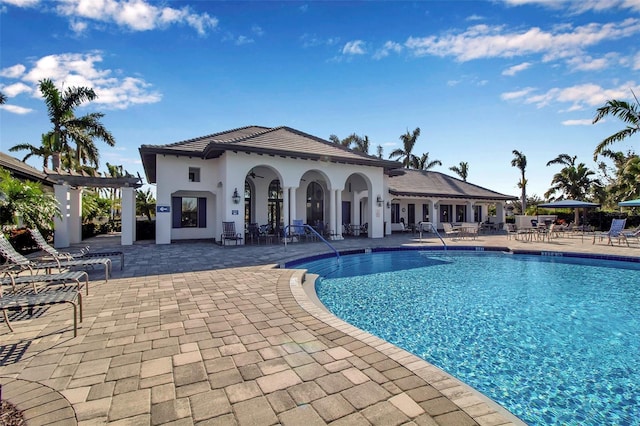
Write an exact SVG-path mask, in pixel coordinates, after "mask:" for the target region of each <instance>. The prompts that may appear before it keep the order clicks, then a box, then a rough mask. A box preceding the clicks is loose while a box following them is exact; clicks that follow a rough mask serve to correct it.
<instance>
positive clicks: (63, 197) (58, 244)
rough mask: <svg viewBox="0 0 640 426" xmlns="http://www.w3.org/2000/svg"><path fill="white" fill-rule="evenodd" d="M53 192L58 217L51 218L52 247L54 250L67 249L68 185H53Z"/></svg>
mask: <svg viewBox="0 0 640 426" xmlns="http://www.w3.org/2000/svg"><path fill="white" fill-rule="evenodd" d="M53 192H54V194H55V197H56V200H57V201H58V206H59V207H60V217H57V216H56V217H54V218H53V229H54V234H53V245H54V247H55V248H64V247H69V185H67V184H56V185H53Z"/></svg>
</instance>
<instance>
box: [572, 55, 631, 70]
mask: <svg viewBox="0 0 640 426" xmlns="http://www.w3.org/2000/svg"><path fill="white" fill-rule="evenodd" d="M617 57H618V55H617V54H615V53H609V54H607V55H605V56H603V57H601V58H593V57H591V56H588V55H585V56H576V57H573V58H569V59H567V65H568V66H569V68H570V69H572V70H573V71H598V70H603V69H606V68H609V67H611V66H612V65H613V64H614V63H615V62H616V60H617Z"/></svg>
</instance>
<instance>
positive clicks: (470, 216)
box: [466, 201, 475, 222]
mask: <svg viewBox="0 0 640 426" xmlns="http://www.w3.org/2000/svg"><path fill="white" fill-rule="evenodd" d="M466 222H475V220H474V218H473V203H472V202H471V201H467V220H466Z"/></svg>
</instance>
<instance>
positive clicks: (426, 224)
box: [418, 222, 447, 250]
mask: <svg viewBox="0 0 640 426" xmlns="http://www.w3.org/2000/svg"><path fill="white" fill-rule="evenodd" d="M418 226H419V227H420V243H422V231H424V230H427V231H431V232H433V233H434V234H436V235H437V236H438V238H440V241H442V246H443V247H444V249H445V250H446V249H447V243H445V242H444V240H443V239H442V236H441V235H440V233H439V232H438V230H437V229H436V227H435V226H433V223H431V222H420V223H418ZM425 228H426V229H425Z"/></svg>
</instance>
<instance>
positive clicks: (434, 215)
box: [429, 200, 439, 229]
mask: <svg viewBox="0 0 640 426" xmlns="http://www.w3.org/2000/svg"><path fill="white" fill-rule="evenodd" d="M437 206H438V203H436V202H435V201H433V200H429V222H431V223H432V224H433V227H434V228H435V229H438V226H439V220H438V217H439V215H438V207H437Z"/></svg>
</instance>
